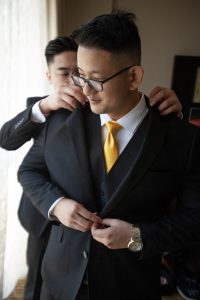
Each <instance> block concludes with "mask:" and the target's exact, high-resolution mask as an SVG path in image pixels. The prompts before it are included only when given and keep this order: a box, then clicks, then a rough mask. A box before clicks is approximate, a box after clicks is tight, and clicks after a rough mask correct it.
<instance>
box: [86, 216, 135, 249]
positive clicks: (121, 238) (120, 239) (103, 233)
mask: <svg viewBox="0 0 200 300" xmlns="http://www.w3.org/2000/svg"><path fill="white" fill-rule="evenodd" d="M131 231H132V225H131V224H130V223H127V222H125V221H121V220H118V219H103V220H102V223H101V224H97V223H94V224H93V225H92V228H91V232H92V236H93V238H94V239H95V240H97V241H98V242H100V243H102V244H104V245H105V246H106V247H108V248H109V249H123V248H127V245H128V242H129V240H130V237H131Z"/></svg>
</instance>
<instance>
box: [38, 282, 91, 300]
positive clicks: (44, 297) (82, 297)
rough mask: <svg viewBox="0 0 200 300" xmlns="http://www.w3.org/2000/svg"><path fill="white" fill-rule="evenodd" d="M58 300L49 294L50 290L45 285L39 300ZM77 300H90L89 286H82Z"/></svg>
mask: <svg viewBox="0 0 200 300" xmlns="http://www.w3.org/2000/svg"><path fill="white" fill-rule="evenodd" d="M39 299H40V300H57V299H56V298H54V297H53V296H51V294H50V293H49V291H48V289H47V288H46V286H45V284H44V283H43V285H42V290H41V294H40V298H38V300H39ZM66 300H67V299H66ZM75 300H89V296H88V286H87V285H85V284H81V287H80V289H79V291H78V294H77V296H76V299H75Z"/></svg>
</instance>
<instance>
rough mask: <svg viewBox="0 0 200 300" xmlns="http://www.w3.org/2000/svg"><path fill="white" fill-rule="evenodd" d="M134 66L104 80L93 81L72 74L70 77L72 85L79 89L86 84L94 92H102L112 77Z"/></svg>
mask: <svg viewBox="0 0 200 300" xmlns="http://www.w3.org/2000/svg"><path fill="white" fill-rule="evenodd" d="M134 66H135V65H132V66H129V67H126V68H124V69H122V70H121V71H119V72H117V73H115V74H114V75H112V76H110V77H108V78H107V79H105V80H95V79H86V78H83V77H81V76H79V75H77V74H72V75H71V77H72V80H73V82H74V84H75V85H76V86H79V87H84V86H85V85H86V83H87V84H88V86H89V87H90V88H92V89H93V90H95V91H96V92H102V91H103V84H104V83H106V82H107V81H109V80H111V79H113V78H114V77H116V76H117V75H119V74H121V73H123V72H125V71H127V70H128V69H130V68H132V67H134Z"/></svg>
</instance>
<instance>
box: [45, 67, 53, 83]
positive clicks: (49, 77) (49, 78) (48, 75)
mask: <svg viewBox="0 0 200 300" xmlns="http://www.w3.org/2000/svg"><path fill="white" fill-rule="evenodd" d="M46 77H47V80H48V82H49V83H50V84H51V83H52V82H51V72H50V71H49V70H48V71H46Z"/></svg>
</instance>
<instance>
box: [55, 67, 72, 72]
mask: <svg viewBox="0 0 200 300" xmlns="http://www.w3.org/2000/svg"><path fill="white" fill-rule="evenodd" d="M57 70H58V71H71V68H66V67H58V68H57Z"/></svg>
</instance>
